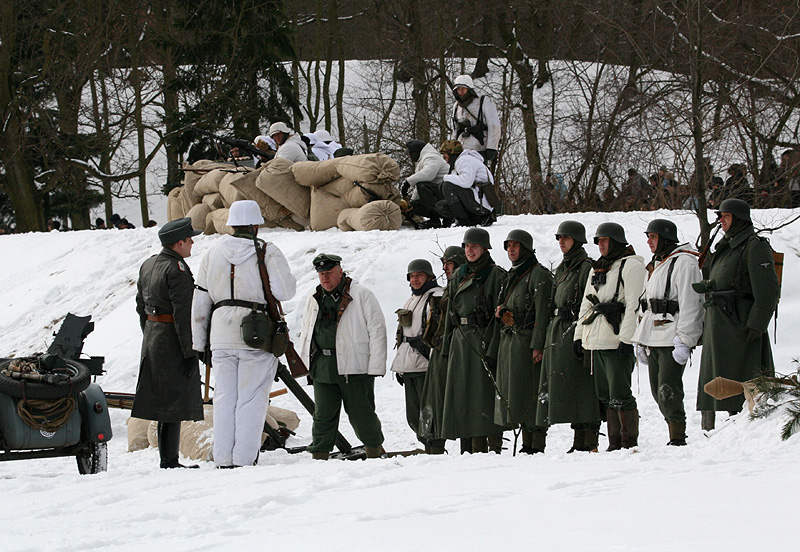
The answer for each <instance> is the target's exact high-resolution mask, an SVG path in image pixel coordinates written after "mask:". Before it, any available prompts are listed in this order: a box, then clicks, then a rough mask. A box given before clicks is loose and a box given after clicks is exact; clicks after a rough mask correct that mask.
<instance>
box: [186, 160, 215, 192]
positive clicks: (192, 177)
mask: <svg viewBox="0 0 800 552" xmlns="http://www.w3.org/2000/svg"><path fill="white" fill-rule="evenodd" d="M217 165H219V163H214V162H213V161H209V160H208V159H200V160H199V161H195V162H194V163H193V164H189V163H186V162H184V163H183V186H184V188H185V189H187V190H189V193H190V194H196V195H198V196H200V197H202V196H203V194H200V193H197V190H195V186H196V185H197V182H198V181H199V180H200V178H202V176H203V175H204V174H205V173H207V172H208V171H209V170H211V169H214V168H215V167H216V166H217ZM192 169H196V170H192Z"/></svg>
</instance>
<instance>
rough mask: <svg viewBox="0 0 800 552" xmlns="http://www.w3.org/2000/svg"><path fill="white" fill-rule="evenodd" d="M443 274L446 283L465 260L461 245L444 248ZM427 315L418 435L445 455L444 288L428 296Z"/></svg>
mask: <svg viewBox="0 0 800 552" xmlns="http://www.w3.org/2000/svg"><path fill="white" fill-rule="evenodd" d="M441 261H442V267H443V268H444V273H445V277H446V278H447V281H448V282H449V281H450V280H451V279H452V278H453V274H454V273H455V271H456V269H457V268H458V267H460V266H461V265H463V264H464V263H466V262H467V259H466V257H464V248H463V247H459V246H457V245H451V246H450V247H448V248H447V249H445V250H444V254H443V255H442V258H441ZM431 301H432V302H431V310H430V317H429V318H428V324H427V328H426V329H425V333H423V334H422V340H423V342H424V343H425V344H426V345H427V346H428V347H430V348H431V358H430V362H429V363H428V371H427V372H426V373H425V383H424V385H423V387H422V397H421V399H420V407H421V410H420V416H419V435H420V439H423V440H424V441H423V442H427V443H429V446H428V447H426V450H427V451H428V452H429V453H430V454H444V452H445V450H444V445H445V439H444V438H443V437H442V415H443V412H444V396H445V386H446V385H447V358H445V357H444V356H442V347H443V343H444V326H445V317H446V315H447V311H448V298H447V289H445V290H444V293H442V295H441V297H437V296H436V294H435V293H434V295H433V297H432V298H431ZM468 441H469V447H468V448H467V447H465V446H462V452H468V451H469V452H471V451H472V441H471V440H468Z"/></svg>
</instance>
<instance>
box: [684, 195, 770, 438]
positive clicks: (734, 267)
mask: <svg viewBox="0 0 800 552" xmlns="http://www.w3.org/2000/svg"><path fill="white" fill-rule="evenodd" d="M717 216H718V217H719V223H720V226H721V227H722V231H723V232H725V237H724V238H722V240H721V241H720V242H719V245H717V248H716V250H715V251H714V255H713V257H711V266H710V267H709V273H708V274H709V276H708V279H707V280H703V281H702V282H697V283H695V284H694V285H693V286H692V287H694V290H695V291H696V292H698V293H705V294H706V299H707V301H706V303H705V305H704V306H705V309H706V319H705V330H704V333H703V354H702V356H701V359H700V379H699V382H698V390H697V410H699V411H700V412H702V425H703V429H704V430H707V431H709V430H712V429H714V422H715V419H714V418H715V412H716V411H717V410H722V411H728V412H729V413H730V414H736V413H737V412H740V411H741V410H742V403H743V400H744V399H743V398H742V397H741V396H738V395H737V396H734V397H730V398H728V399H723V400H715V399H714V398H713V397H711V396H710V395H708V394H707V393H706V392H705V391H704V390H703V387H704V386H705V384H706V383H708V382H709V381H711V380H713V379H714V378H716V377H717V376H722V377H725V378H730V379H733V380H736V381H747V380H751V379H753V378H755V377H757V376H759V375H761V374H764V375H768V376H771V375H773V374H774V373H775V365H774V364H773V361H772V348H771V347H770V344H769V336H768V335H767V333H766V332H767V326H768V325H769V320H770V318H772V315H773V314H774V313H775V309H776V308H777V306H778V298H779V297H780V285H779V284H778V277H777V275H776V274H775V260H774V258H773V257H772V248H771V247H770V245H769V242H767V240H765V239H764V238H761V237H759V236H757V235H756V233H755V230H754V229H753V223H752V221H751V220H750V206H749V205H747V203H745V202H744V201H742V200H740V199H726V200H725V201H723V202H722V203H721V204H720V206H719V211H717Z"/></svg>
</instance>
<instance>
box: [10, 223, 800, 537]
mask: <svg viewBox="0 0 800 552" xmlns="http://www.w3.org/2000/svg"><path fill="white" fill-rule="evenodd" d="M656 216H669V217H670V218H673V220H675V221H676V222H677V223H678V226H679V229H680V232H681V234H682V237H683V238H684V239H686V240H690V241H692V242H694V239H695V237H696V235H697V223H696V219H694V217H693V215H691V214H688V213H674V214H673V213H649V212H648V213H638V212H637V213H613V214H603V213H601V214H597V213H584V214H576V215H549V216H532V215H525V216H514V217H502V218H501V219H500V221H499V222H498V223H497V224H495V225H494V226H492V227H491V228H489V229H488V230H489V232H490V234H491V236H492V242H493V244H494V246H495V248H494V249H493V250H492V253H493V256H494V258H495V260H496V261H497V262H498V264H500V265H501V266H503V267H506V268H507V267H509V266H510V263H509V262H508V260H507V258H506V256H505V252H504V251H503V249H502V241H503V239H504V238H505V236H506V234H507V233H508V231H509V230H511V229H513V228H524V229H527V230H528V231H530V232H531V233H532V234H533V235H534V240H535V247H536V250H537V256H538V257H539V259H540V261H541V262H543V263H544V264H546V265H548V264H549V265H552V266H555V264H557V262H558V260H559V258H560V253H559V251H558V247H557V243H556V241H555V240H554V238H553V235H554V233H555V230H556V228H557V226H558V224H559V223H560V222H561V221H562V220H564V219H567V218H575V219H578V220H580V221H582V222H583V223H584V224H585V225H586V227H587V231H588V233H589V234H590V235H591V233H593V231H594V229H595V227H596V226H597V225H598V224H599V223H601V222H604V221H607V220H614V221H616V222H619V223H621V224H622V225H623V226H624V227H625V228H626V231H627V235H628V237H629V239H630V240H631V242H632V243H633V245H634V248H635V249H636V251H637V253H639V254H641V255H643V256H644V257H645V258H646V259H649V258H650V254H649V251H648V249H647V246H646V243H645V237H644V234H643V232H644V229H645V227H646V225H647V223H648V222H649V221H650V220H651V219H652V218H655V217H656ZM790 216H792V213H791V212H789V211H778V210H770V211H759V212H755V213H754V219H755V220H756V223H757V226H758V227H762V226H769V227H774V226H777V225H778V224H780V223H781V222H784V221H786V220H788V219H789V218H790ZM156 218H157V220H160V219H158V217H156ZM162 218H163V217H162ZM799 233H800V223H796V224H794V225H791V226H788V227H786V228H783V229H781V230H779V231H778V232H776V233H775V234H774V235H773V236H772V237H771V241H772V244H773V247H774V248H775V249H776V250H779V251H783V252H785V253H786V259H785V267H784V275H785V276H784V283H783V297H782V300H781V304H780V316H779V325H778V332H777V333H778V343H777V345H775V346H774V353H775V360H776V366H777V369H778V371H779V372H783V373H788V372H793V371H794V369H795V367H794V365H793V364H792V359H793V358H795V357H796V356H797V352H796V349H795V346H796V344H795V343H794V339H795V338H794V337H792V336H795V335H796V333H797V332H796V327H797V324H798V323H800V314H799V312H800V311H798V304H797V303H798V301H800V280H798V278H797V274H798V270H799V269H800V267H799V266H798V256H800V240H799V239H798V234H799ZM260 236H261V237H262V238H265V239H267V240H271V241H273V242H275V243H276V244H277V245H278V246H279V247H280V248H281V249H282V250H283V251H284V253H285V254H286V256H287V258H288V259H289V263H290V266H291V268H292V270H293V272H294V274H295V276H296V277H297V279H298V293H297V296H296V297H295V298H294V299H293V300H292V301H288V302H286V303H285V304H284V309H285V310H286V311H287V315H288V322H289V326H290V328H291V329H292V330H293V331H294V332H297V331H299V327H300V324H299V316H300V310H301V308H302V305H303V302H304V301H305V298H306V296H307V295H308V293H309V292H310V291H311V290H312V289H313V287H314V286H315V285H316V282H317V281H316V275H315V273H314V272H313V270H312V268H311V259H312V258H313V257H314V256H315V255H316V254H317V253H318V252H328V253H335V254H338V255H341V256H342V257H343V258H344V261H343V266H344V268H345V270H346V271H347V272H348V273H349V274H350V275H352V276H353V277H354V278H356V279H357V280H359V281H360V282H361V283H363V284H365V285H366V286H367V287H369V288H370V289H372V290H373V291H374V292H375V294H376V295H377V297H378V299H379V301H380V302H381V305H382V307H383V310H384V314H385V316H386V320H387V326H388V331H389V333H390V334H391V335H393V333H394V328H395V315H394V311H395V309H397V308H399V307H400V306H402V304H403V302H404V300H405V299H406V297H407V296H408V294H409V290H408V287H407V283H406V279H405V270H406V265H407V263H408V262H409V261H410V260H411V259H413V258H417V257H424V258H427V259H429V260H430V261H432V263H433V264H434V267H439V266H440V263H438V262H436V259H437V258H438V256H439V255H440V252H441V250H442V249H443V248H444V247H446V246H447V245H452V244H457V243H460V242H461V238H462V236H463V229H459V228H453V229H446V230H424V231H415V230H411V229H405V228H404V229H401V230H399V231H396V232H368V233H363V232H349V233H343V232H340V231H339V230H336V229H334V230H329V231H326V232H316V233H312V232H302V233H300V232H293V231H285V230H262V232H261V233H260ZM215 239H218V236H211V237H204V236H201V237H199V238H198V239H197V243H196V245H195V249H194V255H193V256H192V257H191V258H190V259H189V264H190V266H192V268H195V267H197V266H198V263H199V261H200V258H201V257H202V256H203V254H204V252H205V251H206V250H207V249H208V248H209V246H210V245H211V244H212V243H213V242H214V240H215ZM157 241H158V240H157V236H156V230H155V229H136V230H123V231H119V230H108V231H84V232H68V233H60V234H56V233H52V234H43V233H40V234H24V235H11V236H0V258H3V259H5V262H4V266H3V270H2V271H0V306H1V307H2V315H0V335H2V336H3V337H2V350H0V355H1V356H10V355H24V354H30V353H33V352H36V351H42V350H44V349H45V348H46V345H47V344H48V343H49V342H50V340H51V338H52V332H53V331H54V330H55V329H57V328H58V326H59V325H60V323H61V319H62V318H63V317H64V316H65V315H66V313H67V312H73V313H75V314H77V315H82V316H83V315H88V314H91V315H92V317H93V320H94V322H95V330H94V332H93V333H92V334H91V335H90V336H89V337H88V339H87V340H86V345H85V347H84V352H85V353H87V354H92V355H105V357H106V365H105V367H106V370H107V371H108V373H107V374H106V375H104V376H103V377H101V378H100V379H99V383H100V384H101V385H102V386H103V388H104V390H106V391H120V392H122V391H125V392H133V391H134V389H135V386H136V377H137V370H138V359H139V347H140V344H141V332H140V330H139V326H138V320H137V316H136V313H135V310H134V296H135V289H136V278H137V272H138V267H139V265H140V264H141V262H142V261H144V259H146V258H147V257H148V256H150V255H152V254H154V253H156V252H157V251H158V249H159V246H158V244H157ZM588 250H589V253H590V255H592V256H597V249H596V247H595V246H594V245H591V244H590V245H589V246H588ZM771 333H772V327H770V334H771ZM295 337H296V335H295ZM737 337H738V336H732V339H735V338H737ZM392 355H393V353H392V352H390V358H389V363H391V356H392ZM699 357H700V355H699V351H696V352H695V353H694V355H693V357H692V364H691V365H690V366H688V368H687V370H686V375H685V386H686V392H687V393H686V395H687V396H686V406H687V411H688V412H689V420H688V437H689V439H688V440H689V445H688V446H687V447H683V448H673V447H666V446H665V443H666V441H667V440H668V437H667V430H666V424H665V423H664V422H663V420H662V419H661V418H660V415H659V413H658V409H657V407H656V405H655V403H654V401H653V399H652V398H651V396H650V392H649V389H648V384H647V374H646V373H644V372H642V373H639V371H638V370H637V372H636V373H635V375H634V392H635V393H636V395H637V400H638V402H639V408H640V411H641V415H642V420H641V437H640V441H639V443H640V446H639V448H638V452H633V451H619V452H614V453H599V454H588V453H576V454H570V455H567V454H565V452H566V450H567V449H569V447H570V445H571V440H572V434H571V430H570V429H569V427H568V426H566V425H560V426H555V427H553V428H551V430H550V434H549V436H548V448H547V453H546V454H545V455H536V456H532V457H531V456H517V457H513V456H512V455H511V454H510V451H509V452H504V454H503V455H502V456H496V455H472V456H469V455H466V456H460V455H459V454H458V453H457V447H456V445H455V443H453V442H450V443H448V450H449V452H450V454H449V455H445V456H438V457H426V456H415V457H408V458H392V459H379V460H370V461H359V462H342V461H330V462H327V463H325V462H312V460H311V459H310V456H309V455H306V454H299V455H288V454H286V453H285V452H283V451H276V452H269V453H262V455H261V457H260V460H259V464H258V466H255V467H247V468H242V469H238V470H214V469H213V465H212V464H210V463H204V464H202V465H201V469H200V470H179V471H178V470H160V469H158V467H157V463H158V460H157V458H158V453H157V451H156V450H153V449H148V450H144V451H139V452H134V453H128V452H127V439H126V426H125V420H126V418H127V412H126V411H122V410H112V423H113V429H114V438H113V439H112V440H111V442H110V443H109V468H108V472H106V473H102V474H98V475H90V476H89V475H87V476H80V475H78V472H77V469H76V466H75V461H74V459H70V458H64V459H47V460H29V461H19V462H5V463H2V464H0V496H2V497H4V499H3V500H4V503H5V507H4V512H3V516H2V518H3V520H2V522H0V537H1V538H0V543H2V544H0V548H2V550H8V551H12V550H13V551H28V550H30V551H36V552H40V551H74V550H115V551H124V550H142V549H149V550H170V551H171V552H178V551H183V550H187V551H188V550H192V551H198V550H236V551H248V550H267V549H270V550H279V549H289V547H291V549H293V550H309V549H324V550H348V551H351V550H392V551H394V550H501V549H511V550H531V549H534V548H540V547H542V548H545V549H551V550H595V549H600V550H628V549H637V550H726V551H728V550H754V549H761V550H767V549H777V550H784V549H789V548H790V547H791V546H792V544H791V543H792V542H793V541H794V540H795V538H794V537H792V535H793V534H794V533H793V531H792V529H791V527H792V526H794V522H793V521H792V520H793V519H794V517H793V514H791V512H792V511H793V506H792V504H795V503H796V500H797V495H798V491H800V470H798V469H797V459H798V454H800V436H794V437H792V438H791V439H789V440H788V441H785V442H782V441H781V440H780V427H781V425H782V420H781V418H780V416H776V417H773V418H770V419H767V420H759V421H755V422H751V421H749V419H748V415H747V413H743V414H740V415H738V416H735V417H734V418H731V419H727V420H725V419H724V417H722V416H719V415H718V421H717V429H716V430H715V431H713V432H711V433H710V434H709V435H704V434H703V432H702V431H701V430H700V416H699V414H698V413H696V412H695V411H694V403H695V397H696V385H697V374H698V365H699ZM280 385H281V384H276V388H277V387H280ZM307 389H308V391H309V393H311V388H307ZM376 402H377V408H378V415H379V417H380V418H381V421H382V423H383V429H384V434H385V436H386V443H385V446H386V448H387V449H390V450H405V449H411V448H415V447H416V446H417V443H416V441H415V438H414V435H413V434H412V432H411V430H410V429H409V428H408V427H407V425H406V423H405V415H404V404H403V392H402V388H401V387H400V386H399V385H398V384H397V382H396V381H394V379H393V378H391V377H390V376H386V377H384V378H381V379H378V381H377V383H376ZM273 404H275V405H277V406H281V407H285V408H291V409H293V410H295V411H296V412H298V414H299V415H300V417H301V419H302V424H301V426H300V428H299V430H298V435H297V437H296V439H294V440H293V441H294V442H293V443H292V444H295V445H300V444H305V443H307V442H308V441H309V440H310V434H311V421H310V417H309V415H308V414H307V413H306V412H305V411H304V410H303V408H302V407H301V406H300V405H299V403H298V402H297V401H296V400H295V399H294V398H293V397H292V396H291V395H284V396H281V397H278V398H276V399H274V401H273ZM720 418H722V419H720ZM342 431H343V433H344V434H345V436H346V437H347V438H348V439H349V440H350V441H351V442H357V440H356V438H355V437H354V435H353V432H352V430H351V429H350V427H349V425H347V422H346V421H344V420H343V422H342ZM506 436H507V437H511V438H512V439H513V436H512V435H511V433H510V432H507V433H506ZM605 444H606V443H605V438H604V437H601V446H602V447H604V446H605Z"/></svg>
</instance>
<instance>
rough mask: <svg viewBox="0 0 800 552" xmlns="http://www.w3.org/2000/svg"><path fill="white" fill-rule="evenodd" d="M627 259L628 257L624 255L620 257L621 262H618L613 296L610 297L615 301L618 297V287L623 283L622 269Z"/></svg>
mask: <svg viewBox="0 0 800 552" xmlns="http://www.w3.org/2000/svg"><path fill="white" fill-rule="evenodd" d="M627 260H628V258H627V257H625V258H624V259H622V262H621V263H620V264H619V278H617V289H615V290H614V298H613V299H612V301H615V302H616V301H617V298H618V297H619V288H620V286H624V285H625V282H624V281H623V280H622V269H623V268H625V261H627Z"/></svg>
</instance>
